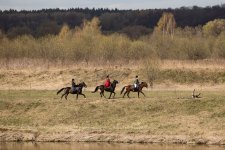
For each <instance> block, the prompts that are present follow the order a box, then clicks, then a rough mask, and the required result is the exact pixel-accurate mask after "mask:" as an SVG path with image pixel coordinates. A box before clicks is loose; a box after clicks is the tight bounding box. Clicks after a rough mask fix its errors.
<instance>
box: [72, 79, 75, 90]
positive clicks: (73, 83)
mask: <svg viewBox="0 0 225 150" xmlns="http://www.w3.org/2000/svg"><path fill="white" fill-rule="evenodd" d="M71 88H72V92H74V91H75V90H76V83H75V82H74V79H72V87H71Z"/></svg>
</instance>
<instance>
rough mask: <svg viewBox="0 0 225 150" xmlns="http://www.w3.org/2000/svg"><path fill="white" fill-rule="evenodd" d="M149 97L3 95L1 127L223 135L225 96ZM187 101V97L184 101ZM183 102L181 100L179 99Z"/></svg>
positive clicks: (47, 93) (161, 94)
mask: <svg viewBox="0 0 225 150" xmlns="http://www.w3.org/2000/svg"><path fill="white" fill-rule="evenodd" d="M145 93H146V94H147V98H143V97H141V98H140V99H138V98H137V95H136V94H131V97H132V98H131V99H128V98H124V99H123V98H121V96H120V95H119V92H117V95H116V97H117V98H116V99H111V100H108V99H104V98H102V99H101V98H100V96H99V93H95V94H92V93H90V92H87V91H85V94H86V95H87V99H84V98H83V97H80V98H79V100H76V98H75V96H72V95H69V97H68V100H67V101H66V100H65V99H63V100H61V99H60V95H56V91H0V126H1V127H4V128H8V127H13V128H24V129H26V128H35V129H38V130H42V131H59V130H76V131H88V132H93V131H101V132H102V131H104V132H110V133H111V132H113V133H114V132H115V133H121V132H123V133H146V134H167V135H168V134H169V135H170V134H172V135H183V134H185V135H186V134H187V135H205V134H207V135H214V134H217V135H224V133H225V100H224V97H225V93H223V92H211V91H206V92H203V93H202V97H203V98H201V99H192V98H191V91H180V92H178V91H154V92H145ZM181 97H182V98H181ZM178 98H180V99H178Z"/></svg>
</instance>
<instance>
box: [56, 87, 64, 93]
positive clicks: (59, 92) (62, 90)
mask: <svg viewBox="0 0 225 150" xmlns="http://www.w3.org/2000/svg"><path fill="white" fill-rule="evenodd" d="M64 89H65V88H61V89H60V90H59V91H58V92H57V95H58V94H59V93H60V92H62V91H63V90H64Z"/></svg>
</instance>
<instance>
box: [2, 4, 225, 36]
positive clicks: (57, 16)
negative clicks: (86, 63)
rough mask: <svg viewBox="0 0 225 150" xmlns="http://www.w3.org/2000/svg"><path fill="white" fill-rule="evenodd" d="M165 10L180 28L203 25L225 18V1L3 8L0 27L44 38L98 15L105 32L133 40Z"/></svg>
mask: <svg viewBox="0 0 225 150" xmlns="http://www.w3.org/2000/svg"><path fill="white" fill-rule="evenodd" d="M163 12H171V13H172V14H173V15H174V18H175V20H176V25H177V27H181V28H184V27H186V26H189V27H197V26H203V25H205V24H206V23H207V22H209V21H211V20H214V19H225V4H223V5H217V6H213V7H205V8H202V7H197V6H193V7H181V8H177V9H169V8H168V9H148V10H118V9H112V10H110V9H88V8H86V9H82V8H73V9H68V10H61V9H42V10H32V11H26V10H21V11H16V10H5V11H0V30H1V32H2V33H4V34H5V35H7V37H9V38H14V37H16V36H18V35H24V34H29V35H32V36H33V37H42V36H45V35H48V34H51V35H56V34H58V33H59V32H60V30H61V28H62V26H63V25H64V24H67V25H68V26H69V28H71V29H73V28H75V27H76V26H81V25H82V23H83V21H84V20H89V21H90V20H91V19H92V18H94V17H98V18H99V20H100V26H101V31H102V33H104V34H111V33H115V32H117V33H123V34H126V35H127V36H128V37H130V38H132V39H137V38H139V37H141V36H143V35H148V34H149V33H152V32H153V30H154V27H155V26H156V25H157V22H158V20H159V18H160V17H161V16H162V14H163Z"/></svg>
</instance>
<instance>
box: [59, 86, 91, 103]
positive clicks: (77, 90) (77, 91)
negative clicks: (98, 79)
mask: <svg viewBox="0 0 225 150" xmlns="http://www.w3.org/2000/svg"><path fill="white" fill-rule="evenodd" d="M83 87H85V88H86V87H87V85H86V84H85V83H84V82H81V83H80V84H78V85H77V86H76V87H75V90H74V91H72V89H71V87H65V88H61V89H60V90H59V91H58V92H57V95H58V94H59V93H60V92H62V91H64V93H63V94H62V96H61V99H62V98H63V96H65V99H66V100H67V96H68V94H77V99H78V95H83V96H84V98H85V99H86V96H85V95H84V94H83V93H82V89H83Z"/></svg>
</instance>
